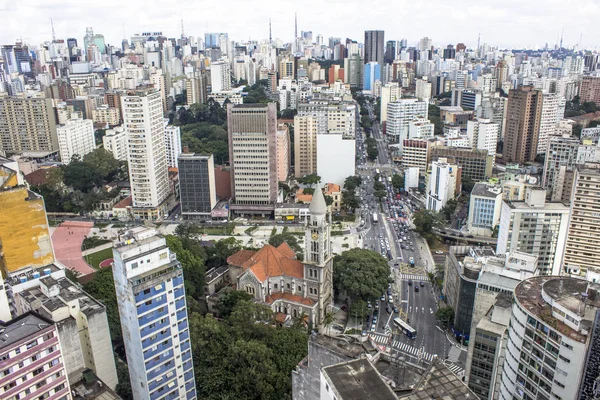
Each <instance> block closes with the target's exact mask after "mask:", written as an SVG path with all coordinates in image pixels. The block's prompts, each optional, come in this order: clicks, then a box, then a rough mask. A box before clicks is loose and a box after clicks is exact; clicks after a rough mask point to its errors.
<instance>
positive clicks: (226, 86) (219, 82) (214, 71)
mask: <svg viewBox="0 0 600 400" xmlns="http://www.w3.org/2000/svg"><path fill="white" fill-rule="evenodd" d="M229 90H231V67H230V65H229V63H228V62H227V61H224V60H221V61H215V62H213V63H211V64H210V92H211V93H217V92H226V91H229Z"/></svg>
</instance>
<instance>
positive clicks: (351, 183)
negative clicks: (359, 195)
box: [344, 175, 362, 190]
mask: <svg viewBox="0 0 600 400" xmlns="http://www.w3.org/2000/svg"><path fill="white" fill-rule="evenodd" d="M361 184H362V177H361V176H360V175H353V176H349V177H347V178H346V180H345V181H344V189H346V190H355V189H356V188H357V187H359V186H360V185H361Z"/></svg>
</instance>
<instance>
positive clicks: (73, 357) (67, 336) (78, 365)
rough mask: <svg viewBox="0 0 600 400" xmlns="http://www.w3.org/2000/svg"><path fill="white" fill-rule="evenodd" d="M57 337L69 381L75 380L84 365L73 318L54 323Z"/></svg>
mask: <svg viewBox="0 0 600 400" xmlns="http://www.w3.org/2000/svg"><path fill="white" fill-rule="evenodd" d="M56 327H57V330H58V338H59V340H60V346H61V348H62V355H63V358H64V361H65V369H66V370H67V378H68V379H69V382H75V381H76V380H78V379H80V378H81V371H83V370H84V369H85V368H86V367H85V363H84V360H83V353H82V350H81V344H80V343H79V328H78V327H77V322H76V321H75V319H73V318H67V319H65V320H63V321H61V322H59V323H58V324H56Z"/></svg>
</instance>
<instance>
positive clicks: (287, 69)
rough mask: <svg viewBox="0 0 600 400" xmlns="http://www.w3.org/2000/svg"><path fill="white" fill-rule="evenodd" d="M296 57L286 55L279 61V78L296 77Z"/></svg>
mask: <svg viewBox="0 0 600 400" xmlns="http://www.w3.org/2000/svg"><path fill="white" fill-rule="evenodd" d="M294 75H295V70H294V57H292V56H284V57H282V58H281V60H280V61H279V79H285V78H290V79H294V78H295V76H294Z"/></svg>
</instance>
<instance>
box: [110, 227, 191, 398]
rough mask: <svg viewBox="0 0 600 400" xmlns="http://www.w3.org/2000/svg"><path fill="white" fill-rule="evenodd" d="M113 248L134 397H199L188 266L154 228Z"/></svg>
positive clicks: (142, 230) (129, 235) (134, 233)
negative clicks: (188, 298)
mask: <svg viewBox="0 0 600 400" xmlns="http://www.w3.org/2000/svg"><path fill="white" fill-rule="evenodd" d="M119 240H120V241H119V243H118V244H117V245H116V246H115V247H114V249H113V257H114V264H113V273H114V279H115V289H116V292H117V297H118V298H119V299H120V301H119V314H120V317H121V329H122V331H123V340H124V342H125V351H126V352H127V360H128V367H129V376H130V380H131V390H132V392H133V397H134V398H135V399H140V400H150V399H157V398H162V397H163V396H166V398H177V399H189V400H192V399H196V384H195V380H194V367H193V365H192V350H191V344H190V337H189V336H190V334H189V324H188V317H187V308H186V301H185V288H184V285H183V270H182V268H181V264H180V263H179V261H177V258H176V255H175V254H173V253H171V252H170V250H169V248H168V247H167V244H166V240H165V238H163V237H159V236H158V235H157V232H156V231H155V230H154V229H146V228H135V229H134V230H132V231H129V232H128V233H127V234H126V235H123V236H122V237H121V238H120V239H119Z"/></svg>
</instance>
